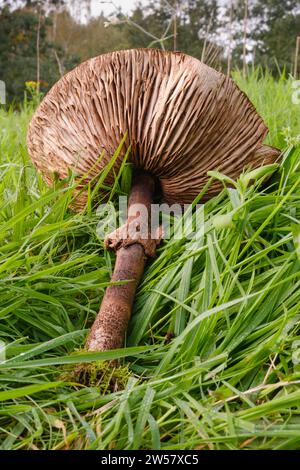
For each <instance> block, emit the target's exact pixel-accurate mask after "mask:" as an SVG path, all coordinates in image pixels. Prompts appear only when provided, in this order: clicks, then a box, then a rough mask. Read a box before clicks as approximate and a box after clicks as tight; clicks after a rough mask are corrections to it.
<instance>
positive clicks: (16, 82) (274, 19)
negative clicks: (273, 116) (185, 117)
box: [0, 0, 300, 105]
mask: <svg viewBox="0 0 300 470" xmlns="http://www.w3.org/2000/svg"><path fill="white" fill-rule="evenodd" d="M299 36H300V5H299V0H285V1H282V0H227V1H220V0H150V1H149V2H147V3H146V4H145V2H144V3H139V2H137V4H136V7H135V8H134V10H133V11H132V13H131V14H130V15H126V14H125V13H123V12H122V10H121V9H116V11H115V12H114V14H113V15H112V16H109V17H106V16H105V15H104V14H103V13H102V14H100V16H99V17H97V18H95V17H92V16H91V0H81V1H79V0H46V1H42V2H41V1H36V0H24V1H22V0H20V1H18V2H16V1H12V0H2V2H1V1H0V80H3V81H4V82H5V83H6V88H7V97H8V101H9V102H10V103H12V102H13V103H15V104H16V105H17V104H18V103H19V102H20V101H22V100H23V98H24V87H25V83H26V82H31V83H36V84H37V86H38V88H39V90H40V91H41V92H46V91H47V90H48V89H49V87H51V85H52V84H53V83H54V82H55V81H57V80H58V79H59V77H60V76H61V75H63V74H64V73H65V72H67V71H68V70H70V69H72V68H73V67H74V66H76V65H77V64H78V63H80V62H82V61H83V60H86V59H88V58H90V57H94V56H97V55H99V54H102V53H105V52H109V51H114V50H120V49H129V48H134V47H159V48H164V49H166V50H178V51H182V52H185V53H187V54H190V55H192V56H194V57H197V58H198V59H200V60H203V61H205V62H206V63H208V65H211V66H214V67H215V68H217V69H220V70H222V71H223V72H225V73H228V74H230V73H231V71H232V70H233V69H234V68H236V67H239V68H240V67H242V68H243V71H244V73H245V74H247V71H248V68H249V67H251V66H262V67H268V68H269V69H270V70H271V71H272V73H273V74H275V75H276V74H278V73H282V71H283V70H285V72H286V73H287V74H288V73H291V74H294V75H297V71H298V70H299V69H300V67H299V57H297V56H298V55H299V54H298V53H297V47H296V44H297V37H298V38H299ZM299 42H300V40H299V39H298V52H299Z"/></svg>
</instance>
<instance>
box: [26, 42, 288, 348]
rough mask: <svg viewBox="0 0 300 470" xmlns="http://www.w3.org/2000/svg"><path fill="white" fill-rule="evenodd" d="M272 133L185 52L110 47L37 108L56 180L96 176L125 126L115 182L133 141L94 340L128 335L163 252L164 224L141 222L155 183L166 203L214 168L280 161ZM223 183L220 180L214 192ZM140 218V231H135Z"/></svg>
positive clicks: (40, 163)
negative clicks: (149, 272)
mask: <svg viewBox="0 0 300 470" xmlns="http://www.w3.org/2000/svg"><path fill="white" fill-rule="evenodd" d="M267 133H268V129H267V127H266V126H265V124H264V122H263V120H262V119H261V117H260V116H259V115H258V113H257V112H256V109H255V107H254V106H253V105H252V103H251V102H250V101H249V99H248V98H247V96H246V95H245V94H244V93H243V92H241V91H240V89H239V88H238V87H237V86H236V85H235V83H234V82H233V81H232V80H231V79H230V78H229V77H227V76H225V75H223V74H222V73H219V72H217V71H215V70H214V69H212V68H210V67H208V66H207V65H205V64H203V63H201V62H200V61H198V60H197V59H195V58H193V57H190V56H188V55H185V54H183V53H179V52H176V53H174V52H165V51H161V50H155V49H134V50H127V51H120V52H113V53H109V54H104V55H101V56H99V57H95V58H93V59H90V60H88V61H86V62H84V63H83V64H81V65H79V66H78V67H76V68H75V69H74V70H72V71H71V72H69V73H67V74H66V75H65V76H64V77H62V78H61V79H60V80H59V81H58V82H57V83H56V84H55V85H54V86H53V88H52V89H51V90H50V92H49V93H48V94H47V95H46V97H45V98H44V100H43V101H42V103H41V104H40V106H39V108H38V109H37V111H36V113H35V115H34V117H33V118H32V121H31V123H30V127H29V132H28V139H27V142H28V148H29V153H30V155H31V158H32V160H33V162H34V163H35V165H36V167H37V168H38V169H39V170H40V171H41V172H42V174H43V176H44V178H45V180H46V181H47V182H48V183H49V184H52V182H53V174H54V173H55V174H57V175H58V176H59V177H60V178H61V179H63V178H65V177H66V176H67V175H68V171H69V170H70V169H71V170H75V171H76V173H77V174H79V175H81V176H82V175H85V174H86V173H87V172H89V173H88V177H87V180H85V183H86V181H88V180H89V179H92V178H95V177H96V176H97V175H98V174H99V173H100V172H101V171H102V170H103V168H104V167H105V166H106V165H107V164H108V163H109V161H110V159H111V158H112V155H113V154H114V152H115V150H116V148H117V147H118V146H119V144H120V141H121V140H122V138H124V136H126V141H125V145H124V146H123V148H122V150H121V153H120V155H119V157H118V158H117V159H116V161H115V162H114V166H113V170H112V171H110V172H109V174H108V175H107V178H106V184H108V185H109V184H112V183H113V181H114V175H115V174H116V173H117V172H118V170H119V169H120V166H121V163H122V160H123V158H124V156H125V153H126V151H127V150H128V148H129V147H130V161H131V162H132V164H133V166H134V168H135V176H134V181H133V186H132V189H131V194H130V197H129V209H128V220H127V223H126V224H125V226H124V227H121V228H120V229H118V230H117V231H116V232H114V233H113V234H111V235H110V236H109V237H108V238H107V240H106V242H105V246H106V248H108V249H114V250H115V251H116V262H115V268H114V273H113V276H112V281H113V284H112V285H110V286H109V287H108V288H107V290H106V292H105V295H104V298H103V300H102V305H101V308H100V311H99V314H98V316H97V317H96V320H95V322H94V324H93V326H92V328H91V331H90V333H89V335H88V338H87V342H86V347H87V349H88V350H90V351H105V350H107V349H113V348H119V347H122V345H123V341H124V336H125V332H126V329H127V325H128V321H129V319H130V315H131V310H132V305H133V301H134V296H135V291H136V288H137V286H138V283H139V281H140V279H141V276H142V274H143V270H144V266H145V262H146V258H147V257H153V256H155V249H156V246H157V244H158V243H159V239H160V237H161V234H159V233H158V234H157V237H154V238H155V239H151V236H150V235H149V234H148V233H147V230H146V233H145V230H144V229H143V228H145V227H148V225H149V217H150V216H149V209H150V206H151V203H152V200H153V194H154V191H155V186H156V185H157V184H158V185H159V187H160V193H161V196H162V198H163V200H164V201H165V202H167V203H170V204H172V203H180V204H185V203H191V202H192V201H193V200H194V198H195V197H196V196H197V195H198V194H199V192H200V190H201V188H202V187H203V186H204V184H205V183H206V182H207V180H208V176H207V172H208V171H209V170H213V169H218V170H219V171H221V172H223V173H225V174H227V175H228V176H230V177H233V178H234V177H236V176H237V175H238V174H239V173H240V172H241V171H242V170H243V168H245V167H246V166H251V167H253V168H255V167H258V166H260V165H261V164H263V163H271V162H273V161H274V160H275V159H276V158H277V157H278V156H279V153H280V152H279V150H277V149H275V148H272V147H268V146H266V145H264V144H263V141H264V138H265V137H266V135H267ZM103 151H104V157H103V158H102V159H99V155H100V154H101V152H103ZM219 185H220V183H219V182H215V183H214V184H213V185H212V186H211V187H210V189H209V191H208V193H207V197H211V196H213V195H214V194H216V193H217V192H218V191H219V190H220V186H219ZM78 186H79V189H80V188H81V187H82V181H79V183H78ZM86 200H87V194H86V193H85V192H80V194H79V195H78V198H77V202H76V207H75V208H76V209H78V210H80V208H82V207H83V206H84V204H85V202H86ZM136 204H141V205H143V206H144V207H146V208H147V212H146V215H145V214H144V215H143V216H142V217H141V213H140V211H137V210H136ZM137 220H139V223H138V224H137ZM136 225H138V226H139V227H138V228H139V229H140V231H137V232H135V231H134V229H135V228H137V227H136ZM131 229H132V230H131ZM131 232H132V233H133V234H135V235H134V236H132V234H131ZM124 235H125V236H124ZM115 281H126V282H125V283H121V284H120V283H116V282H115Z"/></svg>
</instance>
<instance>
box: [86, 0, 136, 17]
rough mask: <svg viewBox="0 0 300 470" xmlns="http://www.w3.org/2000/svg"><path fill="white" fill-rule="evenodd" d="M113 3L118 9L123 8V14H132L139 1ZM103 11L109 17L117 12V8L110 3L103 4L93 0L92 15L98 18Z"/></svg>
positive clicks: (130, 0)
mask: <svg viewBox="0 0 300 470" xmlns="http://www.w3.org/2000/svg"><path fill="white" fill-rule="evenodd" d="M113 3H114V4H115V5H116V6H117V7H122V11H123V13H130V12H131V10H132V9H133V8H134V6H135V5H136V3H137V0H113ZM101 11H103V12H104V14H105V15H109V14H110V13H113V12H114V11H115V8H114V6H113V5H112V4H111V3H110V2H107V3H106V2H105V3H103V2H102V1H101V0H93V2H92V15H93V16H98V15H100V13H101Z"/></svg>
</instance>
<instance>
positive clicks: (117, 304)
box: [86, 173, 156, 351]
mask: <svg viewBox="0 0 300 470" xmlns="http://www.w3.org/2000/svg"><path fill="white" fill-rule="evenodd" d="M154 186H155V184H154V180H153V178H152V177H151V176H150V175H149V174H147V173H137V174H136V175H135V178H134V182H133V186H132V189H131V193H130V197H129V203H128V219H127V224H125V226H124V227H125V229H127V230H126V231H127V238H126V239H125V240H124V239H121V238H120V235H124V228H123V230H122V231H120V230H121V229H119V231H118V230H117V231H116V232H115V233H114V234H112V235H111V236H109V237H108V240H107V241H106V247H107V248H108V249H111V248H113V249H116V251H117V254H116V263H115V267H114V272H113V275H112V278H111V280H112V281H113V282H118V281H128V282H126V283H124V284H121V285H112V286H109V287H108V288H107V289H106V292H105V294H104V297H103V300H102V304H101V308H100V311H99V313H98V315H97V317H96V319H95V322H94V324H93V326H92V328H91V331H90V333H89V335H88V338H87V341H86V348H87V350H89V351H106V350H109V349H115V348H120V347H122V346H123V342H124V336H125V332H126V330H127V325H128V322H129V319H130V316H131V311H132V305H133V301H134V297H135V292H136V289H137V286H138V284H139V282H140V279H141V277H142V274H143V272H144V268H145V262H146V252H147V247H148V246H149V243H150V244H151V242H152V244H153V243H154V244H155V246H156V242H153V240H151V236H150V233H151V230H150V228H149V227H150V213H151V203H152V198H153V193H154ZM137 205H138V206H137ZM141 207H142V208H143V210H140V208H141ZM137 220H138V229H139V233H140V234H143V235H139V234H132V233H129V234H128V231H129V232H131V229H132V225H130V224H132V222H134V221H137ZM144 230H147V232H146V235H147V239H145V232H144ZM132 235H134V238H132ZM143 236H144V238H142V237H143ZM149 238H150V240H149ZM116 240H117V241H116ZM135 240H136V241H135Z"/></svg>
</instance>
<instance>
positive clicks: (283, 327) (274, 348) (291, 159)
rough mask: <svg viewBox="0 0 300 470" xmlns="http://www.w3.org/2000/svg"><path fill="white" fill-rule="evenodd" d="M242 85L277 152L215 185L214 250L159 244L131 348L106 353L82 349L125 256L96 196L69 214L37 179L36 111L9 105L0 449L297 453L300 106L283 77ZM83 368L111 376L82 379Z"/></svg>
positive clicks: (1, 202) (0, 113) (1, 127)
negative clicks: (111, 240)
mask: <svg viewBox="0 0 300 470" xmlns="http://www.w3.org/2000/svg"><path fill="white" fill-rule="evenodd" d="M234 78H235V80H236V82H237V83H238V84H239V86H240V87H241V88H242V89H243V90H244V91H245V92H246V93H247V94H248V96H249V97H250V99H251V100H252V101H253V103H254V104H255V105H256V107H257V109H258V111H259V113H260V114H261V115H262V116H263V118H264V119H265V121H266V123H267V125H268V126H269V129H270V133H269V136H268V138H267V141H266V143H268V144H271V145H274V146H278V147H279V148H280V149H282V152H283V154H282V158H281V159H280V161H279V162H278V166H277V167H274V166H272V167H267V168H262V169H260V170H259V171H256V172H254V173H249V171H248V172H245V173H244V174H242V175H241V176H240V177H239V178H238V180H237V181H236V182H230V184H228V181H227V179H226V178H225V177H224V176H222V175H219V174H215V175H214V176H213V177H217V178H220V179H221V180H222V181H223V184H224V189H223V191H222V192H221V193H220V194H219V195H218V196H217V197H215V198H213V199H211V200H210V201H208V202H207V203H206V204H205V212H204V214H205V217H204V223H203V227H202V228H201V229H202V230H203V231H204V240H203V243H202V244H199V246H197V245H195V243H194V242H193V240H185V239H183V240H177V239H172V238H171V239H170V240H167V241H165V242H164V243H162V245H161V246H160V248H159V250H158V257H157V258H156V259H155V261H154V262H152V263H150V264H149V265H148V266H147V269H146V272H145V275H144V278H143V281H142V284H141V285H140V287H139V290H138V294H137V298H136V302H135V307H134V315H133V318H132V320H131V323H130V328H129V334H128V337H127V339H126V348H124V349H122V350H117V351H110V352H107V353H86V352H85V351H84V350H83V345H84V339H85V336H86V334H87V332H88V328H89V327H90V326H91V324H92V322H93V319H94V317H95V315H96V314H97V312H98V309H99V305H100V302H101V298H102V296H103V293H104V290H105V287H106V286H107V285H108V283H109V279H110V273H111V269H112V265H113V256H114V255H112V254H109V253H107V252H105V251H104V249H103V243H102V240H101V239H98V238H97V235H96V226H97V223H98V219H97V214H96V211H94V210H93V206H92V201H91V198H90V200H89V203H88V204H87V207H86V209H85V210H84V211H83V212H82V213H77V214H76V213H73V212H72V211H71V210H70V209H68V205H69V202H70V200H71V198H72V194H73V183H72V180H70V181H69V185H68V186H66V185H65V184H64V185H62V184H56V185H55V187H54V188H49V187H48V186H47V185H46V184H45V183H44V182H43V180H42V178H41V176H40V175H39V174H37V172H36V170H35V168H34V167H33V165H32V164H31V162H30V160H29V157H28V153H27V149H26V130H27V125H28V122H29V120H30V117H31V115H32V112H33V108H34V104H32V103H31V102H30V101H28V100H25V102H24V106H23V108H22V110H21V111H20V112H13V111H12V110H10V111H4V110H3V109H0V339H1V340H2V341H3V342H4V343H5V345H6V348H5V353H6V360H2V362H0V383H1V390H0V448H1V449H40V450H42V449H56V450H58V449H122V450H124V449H155V450H158V449H164V450H172V449H174V450H175V449H214V450H217V449H300V434H299V427H300V387H299V385H300V112H299V105H296V104H293V102H292V94H293V88H292V79H291V78H286V77H285V76H284V75H282V76H281V77H280V78H279V79H277V80H275V79H274V78H273V77H272V76H271V75H270V74H269V73H268V72H262V71H261V70H259V69H255V70H252V71H250V74H249V77H248V78H247V79H244V78H243V76H242V74H241V73H239V72H235V74H234ZM129 173H130V171H129V167H128V166H125V167H124V172H123V174H122V175H120V179H119V182H118V185H116V186H115V187H114V188H112V191H111V197H112V200H114V198H115V196H116V195H117V194H124V193H126V191H127V188H128V178H129ZM229 186H230V187H229ZM205 190H206V188H203V191H202V193H201V194H200V196H201V195H203V194H204V192H205ZM200 196H199V198H200ZM191 244H192V245H191ZM169 331H172V332H174V337H173V338H172V339H170V340H169V341H166V334H167V332H169ZM114 358H121V361H122V366H121V367H120V369H119V372H118V373H119V375H120V384H121V385H120V386H119V387H118V388H115V389H112V388H111V387H110V380H109V379H110V374H111V373H113V371H112V370H111V368H110V367H109V366H108V365H107V362H106V361H107V360H108V359H114ZM2 359H3V358H2ZM78 363H90V364H91V365H93V367H94V368H95V370H97V371H99V370H100V371H101V370H102V375H101V374H100V376H99V374H98V375H97V374H96V375H95V380H94V382H93V383H92V384H89V385H84V384H79V383H77V382H76V381H75V380H74V379H73V375H72V370H73V369H74V367H75V365H76V364H78Z"/></svg>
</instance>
